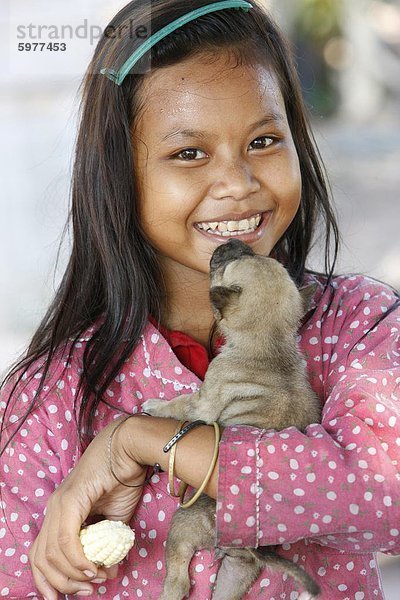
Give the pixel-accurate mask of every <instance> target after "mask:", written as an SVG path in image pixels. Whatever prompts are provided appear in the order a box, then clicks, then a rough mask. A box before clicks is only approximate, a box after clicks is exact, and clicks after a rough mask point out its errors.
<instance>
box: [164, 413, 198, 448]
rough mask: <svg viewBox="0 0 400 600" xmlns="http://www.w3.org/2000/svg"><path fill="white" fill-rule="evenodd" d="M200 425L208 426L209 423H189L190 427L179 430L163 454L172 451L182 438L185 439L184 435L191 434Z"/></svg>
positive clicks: (166, 445) (167, 444)
mask: <svg viewBox="0 0 400 600" xmlns="http://www.w3.org/2000/svg"><path fill="white" fill-rule="evenodd" d="M199 425H207V423H206V422H205V421H200V420H198V421H192V422H191V423H189V424H188V425H186V427H183V428H182V429H180V430H178V431H177V432H176V433H175V434H174V435H173V437H172V438H171V439H170V440H169V442H167V443H166V444H165V446H164V448H163V452H168V450H170V449H171V448H172V446H174V445H175V444H176V442H178V441H179V440H180V439H181V438H183V436H184V435H186V434H187V433H189V431H191V429H194V428H195V427H198V426H199Z"/></svg>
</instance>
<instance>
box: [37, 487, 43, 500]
mask: <svg viewBox="0 0 400 600" xmlns="http://www.w3.org/2000/svg"><path fill="white" fill-rule="evenodd" d="M35 496H36V498H40V497H41V496H44V491H43V490H42V488H37V490H35Z"/></svg>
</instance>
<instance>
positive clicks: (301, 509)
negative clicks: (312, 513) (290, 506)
mask: <svg viewBox="0 0 400 600" xmlns="http://www.w3.org/2000/svg"><path fill="white" fill-rule="evenodd" d="M304 510H305V508H304V506H300V504H298V505H297V506H295V507H294V512H295V513H296V515H302V514H303V512H304Z"/></svg>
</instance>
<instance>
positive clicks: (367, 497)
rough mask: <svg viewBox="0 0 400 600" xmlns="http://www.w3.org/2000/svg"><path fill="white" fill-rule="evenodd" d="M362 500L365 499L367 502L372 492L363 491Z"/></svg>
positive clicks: (370, 498)
mask: <svg viewBox="0 0 400 600" xmlns="http://www.w3.org/2000/svg"><path fill="white" fill-rule="evenodd" d="M364 500H366V501H367V502H370V501H371V500H372V493H371V492H365V494H364Z"/></svg>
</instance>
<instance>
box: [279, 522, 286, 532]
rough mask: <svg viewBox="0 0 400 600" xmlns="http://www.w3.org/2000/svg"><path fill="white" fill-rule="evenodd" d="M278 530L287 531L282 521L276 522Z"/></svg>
mask: <svg viewBox="0 0 400 600" xmlns="http://www.w3.org/2000/svg"><path fill="white" fill-rule="evenodd" d="M278 531H287V527H286V525H285V524H284V523H278Z"/></svg>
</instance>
